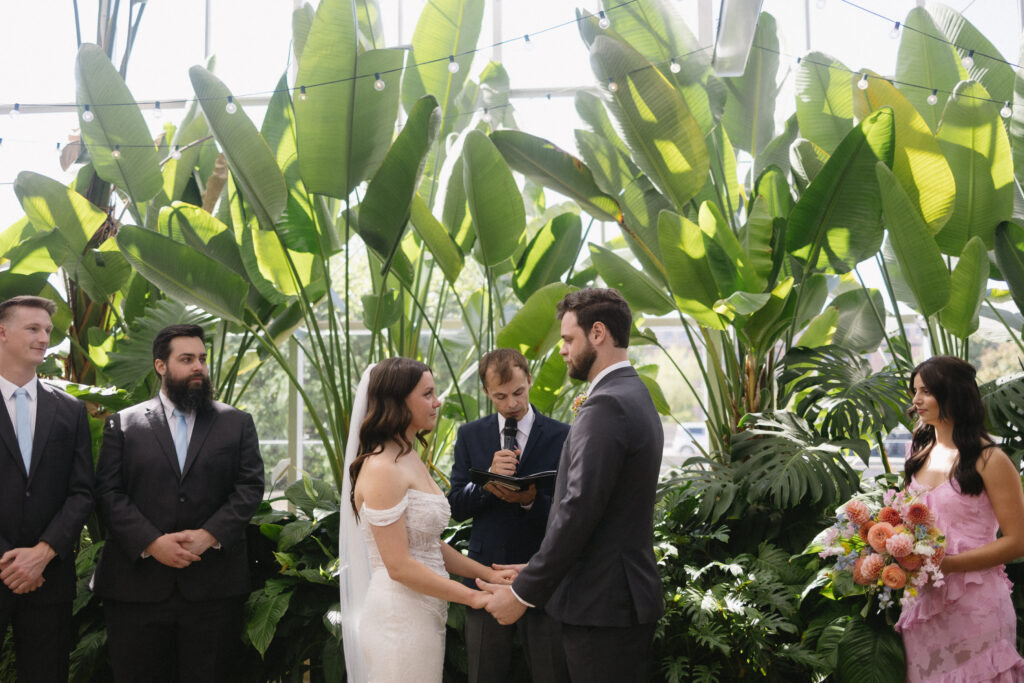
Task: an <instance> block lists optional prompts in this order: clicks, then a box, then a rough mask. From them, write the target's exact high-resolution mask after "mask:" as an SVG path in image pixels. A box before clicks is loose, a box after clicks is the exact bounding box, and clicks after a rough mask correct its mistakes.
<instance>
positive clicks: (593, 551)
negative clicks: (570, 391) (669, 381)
mask: <svg viewBox="0 0 1024 683" xmlns="http://www.w3.org/2000/svg"><path fill="white" fill-rule="evenodd" d="M664 441H665V436H664V430H663V428H662V426H661V420H660V419H659V418H658V413H657V411H656V410H655V408H654V403H653V402H652V401H651V396H650V393H649V392H648V391H647V387H646V386H644V383H643V382H642V381H641V380H640V377H639V376H638V375H637V373H636V370H634V369H633V368H619V369H617V370H614V371H612V372H611V373H609V374H608V375H606V376H605V377H604V378H603V379H602V380H601V381H600V382H599V383H598V385H597V387H596V388H595V390H594V392H593V394H592V395H590V396H589V397H588V398H587V400H586V402H585V403H584V404H583V405H582V406H581V407H580V409H579V412H578V413H577V415H576V419H575V421H574V422H573V425H572V428H571V429H570V430H569V437H568V438H567V439H566V442H565V447H564V450H563V452H562V458H561V461H560V462H559V466H558V478H557V480H556V482H555V496H554V501H553V502H552V506H551V514H550V516H549V517H548V526H547V531H546V532H545V535H544V541H543V542H542V543H541V546H540V549H539V550H538V551H537V553H536V554H535V555H534V556H533V558H532V559H531V560H530V563H529V564H528V565H527V567H526V569H525V570H524V571H523V572H522V573H520V574H519V576H518V577H517V578H516V580H515V582H514V583H513V584H512V587H513V589H514V590H515V592H516V594H517V595H518V596H519V597H521V598H522V599H523V600H525V601H527V602H529V603H532V604H534V605H538V606H543V607H544V609H545V610H546V611H547V612H548V614H550V615H551V616H553V617H554V618H555V619H557V620H559V621H561V622H563V623H566V624H575V625H579V626H609V627H612V626H614V627H623V626H634V625H637V624H651V623H654V622H656V621H657V620H658V618H659V617H661V615H662V612H663V611H664V605H663V600H662V588H661V579H660V577H659V575H658V567H657V564H656V562H655V559H654V550H653V544H654V496H655V487H656V485H657V481H658V471H659V469H660V466H661V456H662V448H663V445H664Z"/></svg>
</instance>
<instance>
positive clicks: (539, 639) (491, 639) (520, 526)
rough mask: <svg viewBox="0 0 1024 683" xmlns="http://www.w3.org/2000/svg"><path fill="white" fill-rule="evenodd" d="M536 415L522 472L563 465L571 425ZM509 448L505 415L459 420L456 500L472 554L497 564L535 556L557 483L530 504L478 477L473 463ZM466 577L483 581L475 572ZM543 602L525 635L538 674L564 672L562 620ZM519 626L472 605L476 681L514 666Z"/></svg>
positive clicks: (483, 465) (487, 462)
mask: <svg viewBox="0 0 1024 683" xmlns="http://www.w3.org/2000/svg"><path fill="white" fill-rule="evenodd" d="M533 414H534V416H535V417H534V422H533V426H532V427H531V428H530V436H529V440H528V441H527V443H526V444H523V447H522V448H521V453H520V461H519V467H518V469H517V470H516V473H517V474H518V475H519V476H527V475H530V474H536V473H537V472H544V471H547V470H554V469H557V468H558V458H559V455H560V454H561V452H562V445H563V443H564V442H565V437H566V434H568V433H569V425H567V424H564V423H562V422H558V421H557V420H552V419H551V418H549V417H545V416H544V415H541V414H540V412H538V411H537V409H536V408H534V409H533ZM499 450H501V438H500V433H499V430H498V415H497V413H495V414H493V415H488V416H487V417H483V418H480V419H479V420H475V421H473V422H470V423H468V424H465V425H463V426H462V427H460V428H459V432H458V437H457V438H456V440H455V462H454V464H453V466H452V477H451V490H450V491H449V492H448V502H449V503H450V504H451V508H452V517H454V518H455V519H456V520H458V521H460V522H461V521H463V520H465V519H469V518H472V519H473V526H472V529H471V531H470V537H469V556H470V557H471V558H472V559H474V560H476V561H477V562H479V563H481V564H483V565H486V566H490V565H491V564H493V563H498V564H520V563H523V562H528V561H529V559H530V558H531V557H532V556H533V554H534V553H535V552H537V548H539V547H540V543H541V540H542V539H543V538H544V528H545V526H547V521H548V512H549V510H550V509H551V496H552V490H551V488H550V487H540V488H539V489H538V490H537V497H536V498H535V499H534V501H533V505H531V506H530V509H529V510H525V509H523V507H522V506H521V505H519V504H518V503H507V502H505V501H503V500H501V499H499V498H497V497H495V496H493V495H491V494H490V493H488V492H487V491H484V490H483V488H482V487H480V486H477V485H475V484H473V483H471V482H470V472H469V469H470V468H471V467H473V468H476V469H481V470H486V469H489V468H490V467H491V462H492V461H493V459H494V453H495V452H496V451H499ZM465 583H466V585H468V586H470V587H473V588H475V587H476V584H475V583H474V582H473V581H472V580H471V579H466V580H465ZM550 621H551V620H550V618H549V617H547V615H545V614H544V613H543V611H541V610H531V611H530V612H529V613H528V614H527V615H526V617H524V619H523V620H521V621H520V624H521V627H520V637H521V639H522V640H523V644H524V649H525V650H526V653H527V659H528V660H529V663H530V667H531V670H532V671H533V678H534V680H535V681H557V680H563V679H564V675H560V674H562V670H563V669H564V663H563V659H564V657H563V656H562V653H561V651H560V649H561V645H560V639H559V638H558V634H557V628H556V627H555V625H554V624H551V623H550ZM515 630H516V627H512V626H501V625H500V624H498V623H497V622H496V621H494V619H493V618H492V617H491V616H490V615H489V614H487V613H486V612H485V611H483V610H467V614H466V641H467V642H466V645H467V655H468V659H469V679H470V683H475V681H498V680H503V679H504V676H505V674H506V673H507V672H508V670H509V661H510V657H511V647H512V637H513V634H514V632H515Z"/></svg>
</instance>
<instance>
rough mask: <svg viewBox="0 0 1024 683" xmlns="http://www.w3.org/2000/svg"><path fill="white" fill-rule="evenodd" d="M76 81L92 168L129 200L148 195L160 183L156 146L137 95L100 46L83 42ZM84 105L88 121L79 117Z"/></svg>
mask: <svg viewBox="0 0 1024 683" xmlns="http://www.w3.org/2000/svg"><path fill="white" fill-rule="evenodd" d="M75 81H76V91H77V98H78V104H79V112H78V118H79V124H80V126H81V129H82V139H83V140H84V141H85V145H86V147H88V149H89V154H90V155H91V157H92V165H93V167H94V168H95V169H96V174H97V175H98V176H99V177H101V178H103V179H104V180H106V181H107V182H109V183H112V184H114V185H117V186H118V187H119V188H121V189H122V190H124V191H125V192H127V193H128V196H129V197H131V198H132V201H133V202H136V203H141V202H146V201H149V200H150V199H152V198H153V197H154V196H155V195H156V193H157V192H159V191H160V188H161V187H162V186H163V177H162V176H161V175H160V162H159V159H158V158H157V153H156V146H155V145H154V144H153V138H152V137H151V136H150V134H149V128H148V127H147V126H146V121H145V119H143V118H142V112H141V111H140V110H139V107H138V105H137V104H135V98H133V97H132V93H131V91H130V90H128V86H126V85H125V84H124V80H123V79H122V78H121V75H120V74H119V73H118V72H117V69H115V68H114V65H113V64H111V63H110V59H109V58H108V57H107V54H106V52H104V51H103V49H102V48H101V47H99V46H98V45H93V44H91V43H84V44H82V46H81V48H79V50H78V59H77V60H76V61H75ZM86 105H88V106H89V112H90V113H91V114H92V121H86V120H85V119H84V118H82V115H83V114H84V113H85V106H86ZM115 151H116V152H117V154H116V155H115Z"/></svg>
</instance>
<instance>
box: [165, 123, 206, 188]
mask: <svg viewBox="0 0 1024 683" xmlns="http://www.w3.org/2000/svg"><path fill="white" fill-rule="evenodd" d="M209 134H210V126H208V125H207V123H206V118H205V117H204V116H203V115H202V114H198V115H197V116H192V117H191V118H190V119H189V120H188V121H187V122H183V123H182V125H181V126H179V127H178V128H177V129H176V130H175V131H174V138H173V139H172V140H171V144H172V145H173V146H174V147H177V148H178V153H179V155H180V157H179V158H178V159H175V158H174V157H173V156H171V157H170V158H168V159H167V160H166V161H165V162H164V169H163V174H164V194H166V195H167V198H168V199H169V200H170V201H172V202H173V201H178V200H180V199H181V198H182V196H183V195H184V193H185V188H186V187H187V186H188V183H189V181H191V180H193V179H194V178H195V168H196V165H197V164H198V163H199V156H200V154H201V153H202V149H203V144H204V143H203V142H200V141H201V140H202V139H203V138H205V137H207V136H208V135H209ZM190 145H191V146H190Z"/></svg>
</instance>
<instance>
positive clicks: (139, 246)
mask: <svg viewBox="0 0 1024 683" xmlns="http://www.w3.org/2000/svg"><path fill="white" fill-rule="evenodd" d="M117 245H118V246H119V247H120V248H121V253H123V254H124V256H125V258H127V259H128V261H129V263H131V264H132V266H134V267H135V270H137V271H139V273H141V274H142V276H143V277H145V278H146V279H147V280H149V281H150V282H152V283H153V284H154V285H156V286H157V287H159V288H160V289H161V290H163V292H164V294H166V295H167V296H169V297H173V298H176V299H178V300H180V301H185V302H188V303H191V304H194V305H196V306H198V307H199V308H202V309H203V310H204V311H207V312H209V313H212V314H213V315H216V316H219V317H221V318H224V319H226V320H230V321H232V322H241V320H242V311H243V305H244V302H245V295H246V293H247V292H248V289H249V287H248V285H247V284H246V282H245V281H244V280H243V279H242V278H241V277H239V276H238V275H237V274H235V273H233V272H231V271H229V270H227V269H226V268H224V266H222V265H221V264H220V263H219V262H217V261H215V260H213V259H211V258H210V257H209V256H206V255H205V254H202V253H200V252H198V251H196V250H195V249H192V248H190V247H187V246H185V245H184V244H179V243H178V242H175V241H174V240H172V239H171V238H169V237H164V236H163V235H160V234H158V233H156V232H152V231H150V230H146V229H144V228H138V227H135V226H134V225H122V226H121V229H120V230H119V231H118V233H117Z"/></svg>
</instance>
